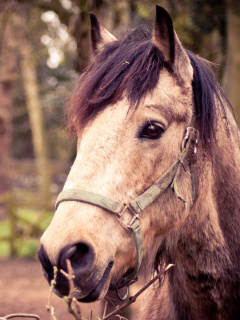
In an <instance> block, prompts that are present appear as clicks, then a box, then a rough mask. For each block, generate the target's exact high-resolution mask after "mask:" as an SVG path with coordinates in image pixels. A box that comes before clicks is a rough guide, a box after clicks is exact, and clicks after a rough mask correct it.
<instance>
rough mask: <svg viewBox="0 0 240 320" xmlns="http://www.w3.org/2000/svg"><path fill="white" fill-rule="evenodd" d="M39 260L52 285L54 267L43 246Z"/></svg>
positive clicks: (39, 252) (39, 253)
mask: <svg viewBox="0 0 240 320" xmlns="http://www.w3.org/2000/svg"><path fill="white" fill-rule="evenodd" d="M38 259H39V261H40V262H41V264H42V267H43V270H44V271H45V272H44V275H45V277H46V278H47V280H48V282H49V283H50V282H51V280H52V279H53V276H54V271H53V266H52V264H51V262H50V260H49V258H48V255H47V253H46V251H45V249H44V247H43V246H41V247H40V249H39V251H38Z"/></svg>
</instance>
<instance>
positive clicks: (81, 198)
mask: <svg viewBox="0 0 240 320" xmlns="http://www.w3.org/2000/svg"><path fill="white" fill-rule="evenodd" d="M198 136H199V132H198V131H197V130H196V129H195V128H192V127H188V128H187V131H186V135H185V137H184V139H183V142H182V151H181V152H180V154H179V155H178V157H177V159H176V160H175V161H174V162H173V163H172V165H171V166H170V167H169V168H168V169H167V170H166V171H165V173H164V174H163V175H162V176H161V177H160V178H159V179H158V180H157V181H156V182H155V183H154V184H152V185H151V186H150V187H149V188H148V189H147V190H146V191H144V192H143V193H142V194H141V195H140V196H138V197H137V198H136V199H134V200H132V201H130V202H129V203H128V204H125V203H121V202H117V201H114V200H111V199H109V198H107V197H105V196H102V195H99V194H97V193H94V192H89V191H84V190H79V189H66V190H63V191H62V192H61V193H60V194H59V196H58V198H57V201H56V209H57V208H58V206H59V204H60V203H61V202H63V201H78V202H84V203H88V204H92V205H95V206H97V207H100V208H102V209H104V210H106V211H108V212H110V213H112V214H115V215H116V216H117V217H118V218H119V219H120V222H121V225H122V226H123V227H124V228H125V229H128V230H129V231H131V234H132V238H133V240H134V243H135V246H136V250H137V258H136V264H135V268H134V269H133V271H132V272H131V273H130V274H125V275H124V276H123V277H122V278H121V279H120V280H119V281H117V282H116V283H112V284H111V286H110V289H120V288H122V287H124V286H126V285H128V286H129V285H130V284H132V283H133V282H135V279H136V277H137V274H138V271H139V268H140V265H141V262H142V256H143V235H142V231H141V228H140V223H139V214H140V213H141V212H142V211H143V210H144V209H145V208H146V207H147V206H149V205H150V204H151V203H152V202H153V201H154V200H156V199H157V198H158V197H159V196H160V195H161V194H162V193H163V192H164V191H165V190H166V189H167V188H168V187H171V188H172V190H173V191H174V192H175V194H176V195H177V197H178V198H180V199H181V200H182V201H184V202H185V200H184V199H183V198H182V197H181V195H180V194H179V193H178V190H177V185H176V183H175V182H176V179H177V177H178V175H179V174H180V168H181V166H183V168H184V170H187V167H189V171H190V174H191V178H192V204H193V203H194V200H195V193H196V192H195V187H196V186H195V181H194V177H193V174H192V172H193V171H192V166H193V164H194V162H195V158H196V151H197V143H198ZM126 210H128V212H129V213H131V215H132V219H131V221H130V223H129V224H128V225H126V224H125V223H124V222H123V221H122V220H121V218H122V216H123V214H124V212H125V211H126Z"/></svg>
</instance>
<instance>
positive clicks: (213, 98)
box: [186, 50, 230, 146]
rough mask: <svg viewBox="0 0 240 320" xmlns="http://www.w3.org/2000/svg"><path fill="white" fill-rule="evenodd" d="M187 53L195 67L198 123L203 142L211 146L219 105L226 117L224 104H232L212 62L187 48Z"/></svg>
mask: <svg viewBox="0 0 240 320" xmlns="http://www.w3.org/2000/svg"><path fill="white" fill-rule="evenodd" d="M186 53H187V55H188V57H189V59H190V62H191V65H192V67H193V81H192V88H193V96H194V105H195V112H196V123H197V125H198V128H199V131H200V135H201V139H202V141H203V144H204V145H205V146H210V145H211V143H210V142H211V141H214V140H215V130H216V112H217V109H218V106H219V107H220V108H221V109H222V112H223V114H224V117H225V119H226V112H225V107H224V105H230V104H229V102H228V100H227V98H226V97H225V95H224V93H223V91H222V89H221V87H220V86H219V84H218V83H217V80H216V77H215V75H214V73H213V71H212V69H211V66H210V62H208V61H207V60H204V59H202V58H200V57H198V56H197V55H195V54H193V53H192V52H191V51H189V50H186ZM226 129H227V128H226Z"/></svg>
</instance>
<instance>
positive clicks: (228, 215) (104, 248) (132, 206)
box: [38, 5, 240, 320]
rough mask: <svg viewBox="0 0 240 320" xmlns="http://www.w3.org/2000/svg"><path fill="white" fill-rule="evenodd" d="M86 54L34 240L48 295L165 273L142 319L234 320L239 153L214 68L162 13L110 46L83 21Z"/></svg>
mask: <svg viewBox="0 0 240 320" xmlns="http://www.w3.org/2000/svg"><path fill="white" fill-rule="evenodd" d="M90 15H91V40H92V41H91V43H92V51H93V53H92V57H91V59H90V62H89V65H88V66H87V67H86V69H85V71H84V73H83V74H82V75H81V77H80V80H79V83H78V85H77V88H76V89H75V91H74V93H73V95H72V97H71V98H70V101H69V103H68V107H67V114H68V128H69V129H70V130H72V131H73V132H74V133H75V134H76V135H77V138H78V142H77V155H76V159H75V161H74V163H73V165H72V168H71V170H70V173H69V175H68V177H67V180H66V183H65V185H64V188H63V191H62V193H61V194H60V195H59V197H58V199H57V203H56V212H55V215H54V217H53V220H52V222H51V224H50V226H49V227H48V228H47V230H46V231H45V233H44V234H43V236H42V238H41V246H40V249H39V253H38V255H39V259H40V261H41V264H42V267H43V270H44V274H45V277H46V278H47V279H48V281H49V283H50V282H51V280H52V279H53V277H54V271H53V269H54V266H56V267H57V269H58V272H57V277H56V285H55V292H56V293H57V294H58V295H59V296H64V295H67V294H68V291H69V284H68V281H67V279H66V278H65V277H64V276H63V275H62V274H61V273H60V272H59V270H60V269H63V270H65V271H67V265H66V260H67V259H68V260H69V261H70V262H71V266H72V269H73V272H74V275H75V279H74V286H75V289H74V296H75V298H76V299H77V300H78V301H80V302H91V301H96V300H98V299H102V298H104V296H105V295H106V293H107V292H108V290H113V289H116V290H119V289H120V288H123V287H128V286H129V285H131V284H132V283H133V282H134V281H136V278H137V276H138V274H139V273H141V274H144V275H148V276H150V275H154V274H156V273H160V272H162V270H165V268H166V266H167V265H168V264H173V265H174V266H173V267H172V268H171V269H169V270H168V272H166V274H165V277H164V279H163V280H162V282H161V285H158V284H155V285H153V286H151V287H149V288H148V289H147V292H146V295H145V299H144V301H145V302H144V306H143V307H142V309H141V311H140V312H139V315H138V318H139V319H145V320H146V319H147V320H157V319H167V320H173V319H174V320H175V319H184V320H188V319H189V320H190V319H198V320H201V319H204V320H207V319H211V320H212V319H224V320H226V319H240V259H239V257H240V232H239V230H240V210H239V208H240V197H239V195H240V185H239V179H240V150H239V147H240V146H239V131H238V127H237V124H236V122H235V120H234V116H233V115H232V111H231V106H230V103H229V102H228V100H227V98H226V97H225V96H224V94H223V91H222V89H221V87H220V85H219V84H218V83H217V81H216V79H215V76H214V73H213V71H212V70H211V65H210V64H209V62H207V61H206V60H204V59H202V58H200V57H199V56H197V55H195V54H193V53H192V52H190V51H189V50H187V49H185V48H184V47H183V45H182V44H181V42H180V40H179V38H178V36H177V34H176V32H175V30H174V28H173V22H172V19H171V17H170V15H169V13H168V12H167V11H166V10H165V9H164V8H163V7H161V6H158V5H157V6H156V19H155V24H154V27H153V31H151V32H149V31H144V30H133V31H132V32H129V33H128V34H127V35H126V36H125V37H124V38H123V39H121V40H118V39H116V38H115V37H114V36H113V35H112V34H111V33H109V32H108V31H107V30H106V29H105V28H104V27H103V26H102V25H101V24H100V23H99V22H98V20H97V18H96V16H95V15H94V14H93V13H91V14H90Z"/></svg>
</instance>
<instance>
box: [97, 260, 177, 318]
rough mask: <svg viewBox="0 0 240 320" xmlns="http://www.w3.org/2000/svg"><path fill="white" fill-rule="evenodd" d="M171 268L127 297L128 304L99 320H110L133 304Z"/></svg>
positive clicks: (167, 268)
mask: <svg viewBox="0 0 240 320" xmlns="http://www.w3.org/2000/svg"><path fill="white" fill-rule="evenodd" d="M173 266H174V265H173V264H169V265H168V266H167V267H166V269H165V270H164V271H163V272H161V273H159V274H157V275H156V276H155V277H154V278H153V279H152V280H150V281H149V282H148V283H147V284H146V285H145V286H143V287H142V288H141V289H140V290H139V291H138V292H137V293H136V294H135V295H134V296H131V297H129V300H128V302H126V303H124V304H123V305H121V306H120V307H118V308H117V309H115V310H114V311H113V312H111V313H109V314H108V315H107V316H105V317H103V318H102V319H100V320H107V319H110V318H111V317H112V316H115V315H117V314H118V313H119V311H121V310H122V309H125V308H126V307H128V306H129V305H130V304H132V303H134V302H135V301H136V299H137V298H138V297H139V296H140V294H142V293H143V292H144V291H145V290H146V289H147V288H148V287H150V286H151V284H153V283H154V282H155V281H156V280H157V279H159V278H161V277H163V276H164V275H165V273H166V272H167V271H168V270H169V269H170V268H171V267H173Z"/></svg>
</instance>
